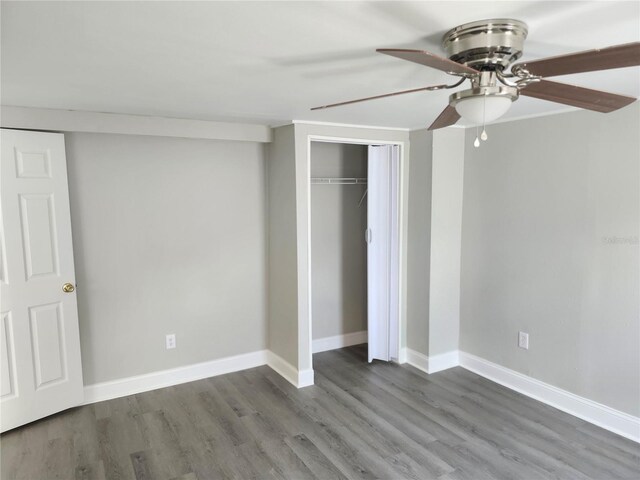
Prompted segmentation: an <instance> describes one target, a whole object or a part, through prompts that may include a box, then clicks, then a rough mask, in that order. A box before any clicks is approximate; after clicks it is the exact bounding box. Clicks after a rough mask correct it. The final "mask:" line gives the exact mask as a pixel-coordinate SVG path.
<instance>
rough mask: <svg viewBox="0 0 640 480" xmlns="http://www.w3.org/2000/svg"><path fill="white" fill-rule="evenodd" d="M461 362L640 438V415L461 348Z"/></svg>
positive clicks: (495, 379) (568, 410)
mask: <svg viewBox="0 0 640 480" xmlns="http://www.w3.org/2000/svg"><path fill="white" fill-rule="evenodd" d="M460 366H462V367H463V368H465V369H467V370H469V371H471V372H473V373H476V374H478V375H480V376H482V377H485V378H487V379H489V380H491V381H493V382H496V383H499V384H500V385H503V386H505V387H507V388H510V389H511V390H515V391H516V392H519V393H522V394H523V395H526V396H528V397H531V398H533V399H535V400H539V401H541V402H543V403H546V404H547V405H550V406H552V407H554V408H557V409H558V410H562V411H563V412H566V413H569V414H571V415H573V416H575V417H578V418H581V419H583V420H585V421H587V422H589V423H593V424H594V425H597V426H599V427H602V428H604V429H606V430H609V431H611V432H613V433H617V434H618V435H621V436H623V437H626V438H628V439H630V440H633V441H635V442H640V418H638V417H634V416H633V415H629V414H627V413H624V412H621V411H619V410H615V409H613V408H611V407H607V406H606V405H602V404H601V403H598V402H594V401H593V400H589V399H587V398H584V397H581V396H579V395H575V394H573V393H571V392H568V391H566V390H562V389H561V388H558V387H554V386H553V385H549V384H548V383H544V382H541V381H540V380H536V379H535V378H532V377H529V376H527V375H523V374H522V373H519V372H516V371H514V370H511V369H509V368H506V367H503V366H501V365H498V364H495V363H493V362H490V361H488V360H485V359H483V358H480V357H476V356H475V355H472V354H470V353H466V352H460Z"/></svg>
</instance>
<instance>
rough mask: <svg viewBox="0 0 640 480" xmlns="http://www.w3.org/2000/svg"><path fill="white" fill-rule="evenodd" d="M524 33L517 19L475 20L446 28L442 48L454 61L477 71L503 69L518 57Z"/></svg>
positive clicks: (525, 35)
mask: <svg viewBox="0 0 640 480" xmlns="http://www.w3.org/2000/svg"><path fill="white" fill-rule="evenodd" d="M527 33H528V30H527V25H526V24H525V23H524V22H521V21H519V20H513V19H509V18H499V19H493V20H479V21H477V22H471V23H465V24H464V25H459V26H457V27H455V28H453V29H451V30H449V31H448V32H447V33H446V34H445V35H444V37H443V39H442V47H443V48H444V50H445V51H446V52H447V55H448V57H449V59H450V60H453V61H454V62H456V63H461V64H463V65H467V66H468V67H471V68H474V69H476V70H480V71H483V70H500V71H503V70H505V69H506V68H507V67H508V66H509V65H510V64H511V63H513V62H514V61H516V60H517V59H518V58H520V57H521V56H522V52H523V46H524V41H525V39H526V38H527Z"/></svg>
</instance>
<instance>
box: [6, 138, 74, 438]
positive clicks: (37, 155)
mask: <svg viewBox="0 0 640 480" xmlns="http://www.w3.org/2000/svg"><path fill="white" fill-rule="evenodd" d="M1 140H2V150H1V152H2V156H1V162H0V166H1V171H0V175H1V186H2V195H1V204H0V207H1V208H0V211H1V218H2V221H1V225H2V230H1V231H0V241H1V245H0V254H1V255H0V256H1V258H2V264H1V265H0V275H1V277H2V278H1V282H0V283H1V286H2V292H1V293H2V305H1V308H0V310H1V318H0V326H1V327H2V329H1V330H2V332H1V333H2V337H1V338H0V368H1V370H0V375H1V379H2V382H1V384H2V390H1V392H0V408H1V409H2V416H1V417H0V430H1V431H3V432H4V431H6V430H9V429H12V428H14V427H17V426H19V425H23V424H25V423H28V422H31V421H33V420H36V419H38V418H42V417H44V416H47V415H51V414H53V413H56V412H59V411H61V410H64V409H66V408H69V407H73V406H76V405H79V404H80V403H82V401H83V384H82V366H81V363H80V337H79V332H78V312H77V306H76V294H75V292H74V289H75V273H74V266H73V248H72V244H71V218H70V212H69V193H68V188H67V165H66V157H65V150H64V137H63V135H61V134H54V133H43V132H28V131H19V130H6V129H2V131H1ZM63 288H64V290H65V291H63Z"/></svg>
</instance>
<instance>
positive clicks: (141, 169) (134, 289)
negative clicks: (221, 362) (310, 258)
mask: <svg viewBox="0 0 640 480" xmlns="http://www.w3.org/2000/svg"><path fill="white" fill-rule="evenodd" d="M65 139H66V147H67V163H68V170H69V195H70V199H71V217H72V225H73V241H74V255H75V265H76V277H77V282H78V309H79V317H80V333H81V345H82V362H83V373H84V380H85V383H86V384H93V383H98V382H104V381H107V380H113V379H118V378H122V377H128V376H132V375H138V374H144V373H149V372H154V371H158V370H163V369H167V368H174V367H178V366H182V365H189V364H193V363H197V362H203V361H208V360H213V359H217V358H222V357H227V356H230V355H237V354H241V353H246V352H252V351H256V350H261V349H264V348H266V347H267V337H266V323H267V303H266V302H267V297H266V266H267V265H266V261H267V260H266V259H267V257H266V218H265V198H266V182H265V158H264V147H263V146H262V145H260V144H256V143H248V142H243V143H239V142H217V141H212V140H187V139H178V138H163V137H145V136H132V135H111V134H89V133H72V134H66V135H65ZM168 333H174V334H176V339H177V348H176V349H175V350H166V349H165V334H168Z"/></svg>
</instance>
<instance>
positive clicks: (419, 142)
mask: <svg viewBox="0 0 640 480" xmlns="http://www.w3.org/2000/svg"><path fill="white" fill-rule="evenodd" d="M432 140H433V135H432V133H431V132H429V131H427V130H426V129H425V130H415V131H413V132H411V136H410V139H409V141H410V143H411V171H410V172H409V207H408V208H409V212H408V213H409V225H408V239H407V249H408V252H407V256H408V264H407V347H408V348H410V349H412V350H415V351H417V352H420V353H422V354H424V355H428V353H429V271H430V268H431V267H430V260H429V259H430V255H429V252H430V249H431V158H432V157H431V148H432Z"/></svg>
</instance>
